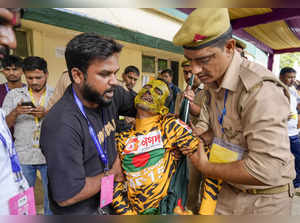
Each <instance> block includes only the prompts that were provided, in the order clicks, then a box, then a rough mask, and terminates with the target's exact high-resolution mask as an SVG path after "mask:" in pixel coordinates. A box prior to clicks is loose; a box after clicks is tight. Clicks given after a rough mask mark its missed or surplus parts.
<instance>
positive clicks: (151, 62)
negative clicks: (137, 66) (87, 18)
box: [142, 55, 155, 73]
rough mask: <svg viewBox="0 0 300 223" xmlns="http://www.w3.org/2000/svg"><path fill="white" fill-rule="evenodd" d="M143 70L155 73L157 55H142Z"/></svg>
mask: <svg viewBox="0 0 300 223" xmlns="http://www.w3.org/2000/svg"><path fill="white" fill-rule="evenodd" d="M142 72H146V73H155V57H152V56H145V55H143V56H142Z"/></svg>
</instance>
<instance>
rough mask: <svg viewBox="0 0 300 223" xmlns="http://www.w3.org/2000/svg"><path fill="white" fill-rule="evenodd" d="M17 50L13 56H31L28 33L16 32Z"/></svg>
mask: <svg viewBox="0 0 300 223" xmlns="http://www.w3.org/2000/svg"><path fill="white" fill-rule="evenodd" d="M16 40H17V43H18V44H17V48H16V49H15V50H13V54H14V55H17V56H19V57H22V58H25V57H28V56H29V44H28V38H27V32H26V31H24V30H16Z"/></svg>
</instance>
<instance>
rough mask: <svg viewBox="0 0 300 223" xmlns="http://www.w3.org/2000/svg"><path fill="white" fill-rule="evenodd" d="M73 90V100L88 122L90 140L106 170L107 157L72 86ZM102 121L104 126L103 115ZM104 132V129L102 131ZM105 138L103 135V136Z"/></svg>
mask: <svg viewBox="0 0 300 223" xmlns="http://www.w3.org/2000/svg"><path fill="white" fill-rule="evenodd" d="M72 90H73V96H74V99H75V102H76V104H77V106H78V108H79V110H80V111H81V114H82V115H83V116H84V117H85V119H86V121H87V124H88V127H89V132H90V135H91V137H92V140H93V142H94V144H95V146H96V148H97V151H98V154H99V157H100V159H101V161H102V163H103V164H104V166H105V168H104V171H105V172H106V171H108V170H109V168H108V158H107V155H106V154H105V152H104V151H103V149H102V146H101V144H100V142H99V139H98V137H97V134H96V132H95V130H94V128H93V127H92V125H91V123H90V121H89V119H88V117H87V116H86V113H85V111H84V107H83V104H82V102H81V101H80V100H79V98H78V97H77V95H76V92H75V90H74V88H72ZM102 121H103V126H104V120H103V116H102ZM104 132H105V131H104ZM104 138H105V137H104ZM104 149H105V139H104Z"/></svg>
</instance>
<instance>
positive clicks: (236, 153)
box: [209, 138, 245, 163]
mask: <svg viewBox="0 0 300 223" xmlns="http://www.w3.org/2000/svg"><path fill="white" fill-rule="evenodd" d="M244 151H245V149H244V148H242V147H240V146H238V145H234V144H231V143H228V142H225V141H223V140H222V139H219V138H214V140H213V144H212V146H211V150H210V156H209V161H210V162H212V163H230V162H234V161H237V160H241V159H242V157H243V153H244Z"/></svg>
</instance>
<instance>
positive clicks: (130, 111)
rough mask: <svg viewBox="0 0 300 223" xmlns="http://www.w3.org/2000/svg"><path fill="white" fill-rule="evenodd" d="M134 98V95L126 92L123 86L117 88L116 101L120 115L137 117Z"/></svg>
mask: <svg viewBox="0 0 300 223" xmlns="http://www.w3.org/2000/svg"><path fill="white" fill-rule="evenodd" d="M134 98H135V95H134V94H131V93H130V92H128V91H126V90H125V89H124V88H123V87H121V86H116V90H115V95H114V100H115V101H116V103H117V106H118V114H119V115H123V116H129V117H135V115H136V109H135V106H134Z"/></svg>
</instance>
